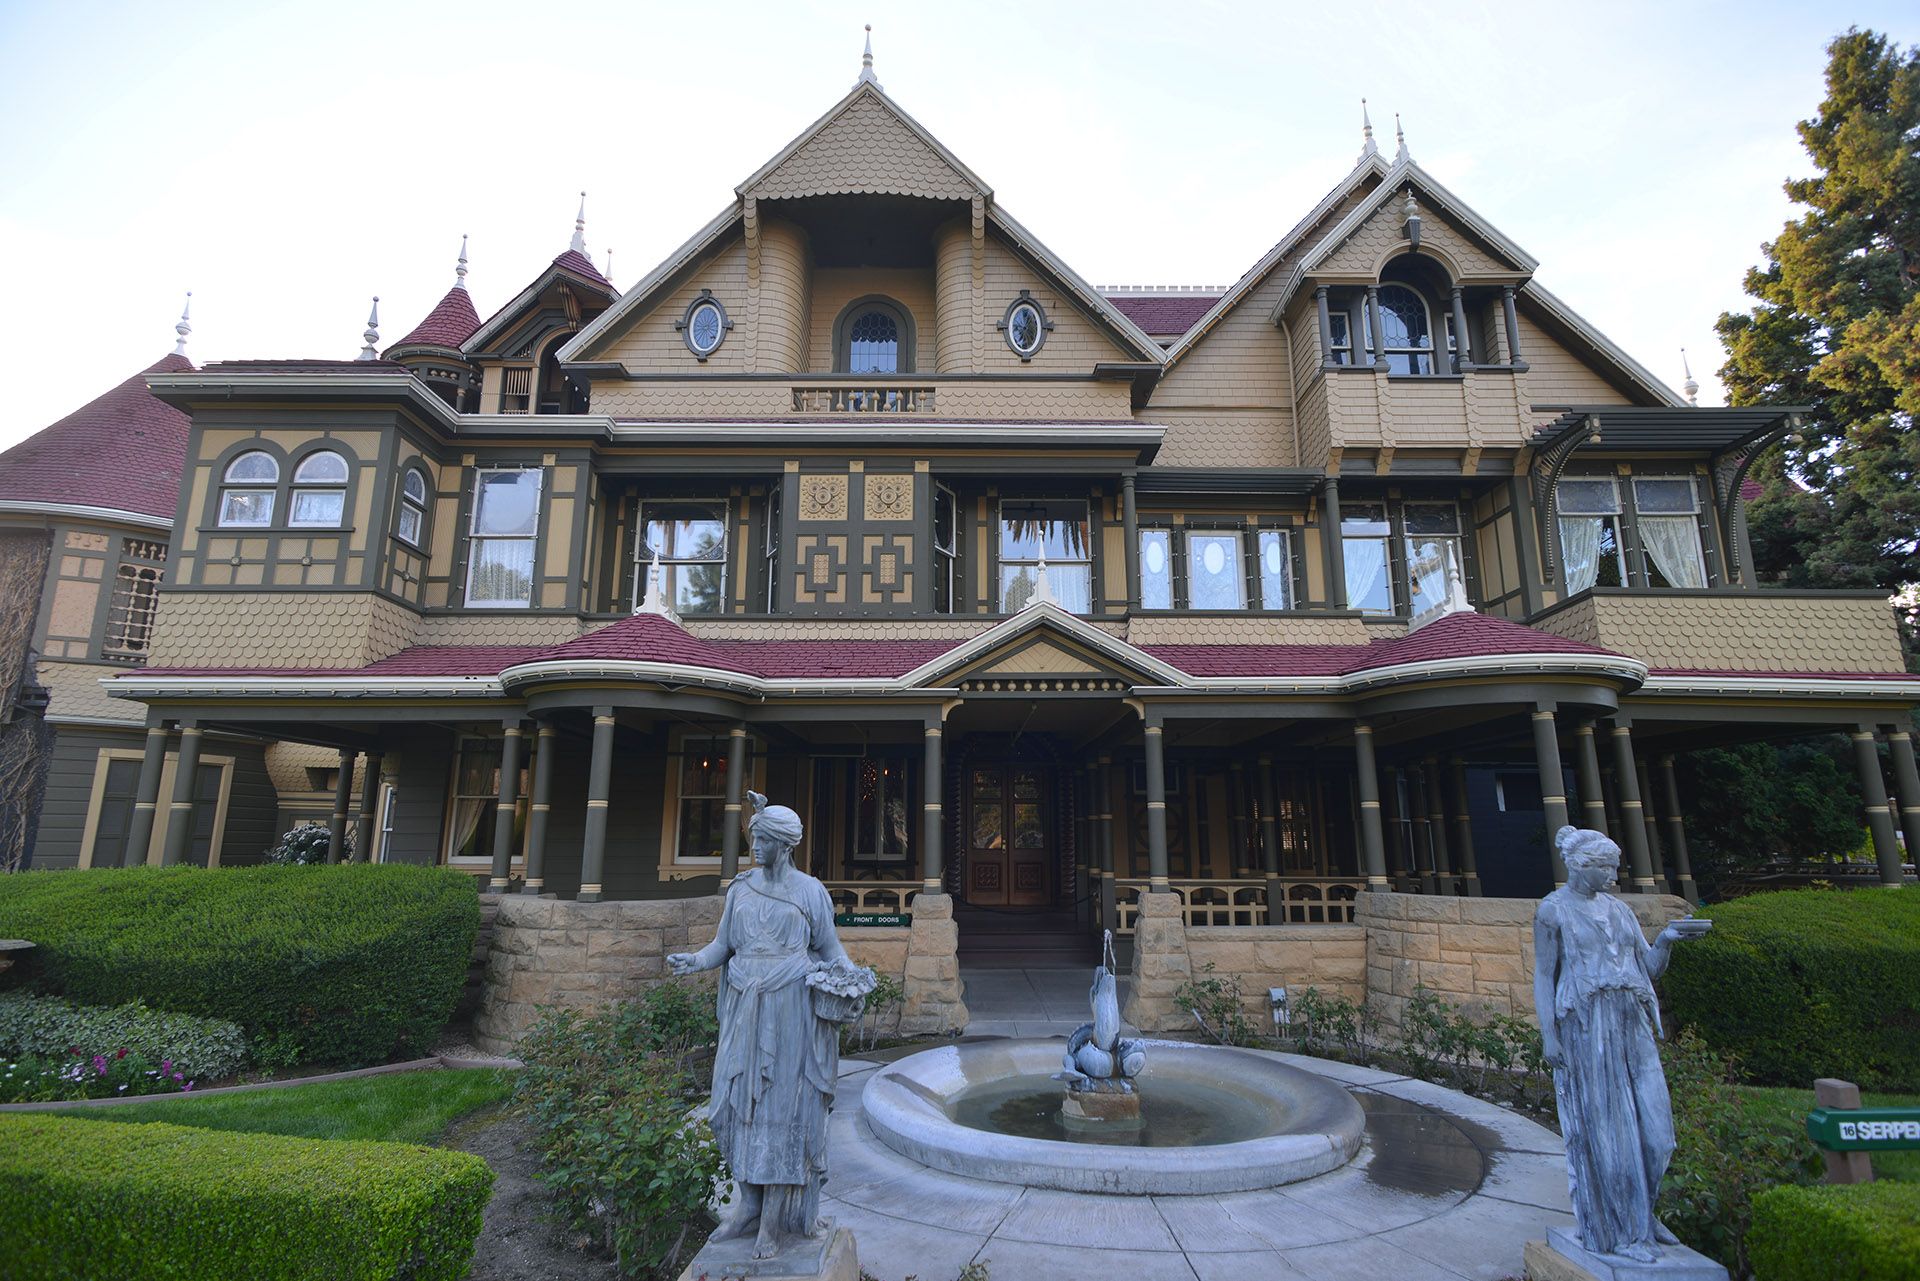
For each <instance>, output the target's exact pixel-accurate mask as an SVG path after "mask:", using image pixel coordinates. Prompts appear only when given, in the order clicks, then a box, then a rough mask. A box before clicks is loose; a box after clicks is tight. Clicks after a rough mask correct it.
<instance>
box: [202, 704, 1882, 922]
mask: <svg viewBox="0 0 1920 1281" xmlns="http://www.w3.org/2000/svg"><path fill="white" fill-rule="evenodd" d="M185 750H186V748H185V747H184V746H183V747H182V748H181V751H182V752H185ZM1853 760H1854V764H1855V766H1856V767H1857V768H1858V769H1859V772H1860V796H1861V798H1862V799H1863V800H1864V801H1865V802H1866V806H1867V827H1868V828H1870V829H1871V830H1872V832H1873V852H1874V856H1875V857H1876V858H1878V859H1879V860H1880V883H1881V884H1882V885H1899V884H1901V881H1902V875H1903V874H1902V872H1901V870H1900V842H1899V841H1898V840H1896V839H1895V838H1894V835H1893V814H1892V812H1891V811H1890V810H1889V809H1888V806H1887V780H1886V778H1885V777H1884V776H1882V775H1881V773H1880V745H1879V744H1878V743H1876V742H1874V741H1873V727H1872V726H1871V725H1862V726H1860V727H1858V728H1857V729H1855V730H1854V731H1853ZM178 790H179V789H178V788H176V789H175V791H176V792H178ZM167 836H168V840H167V844H168V845H169V846H171V845H172V844H173V840H172V836H173V833H172V832H171V831H169V832H168V833H167ZM1915 857H1916V858H1920V853H1916V854H1915Z"/></svg>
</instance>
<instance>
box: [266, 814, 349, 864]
mask: <svg viewBox="0 0 1920 1281" xmlns="http://www.w3.org/2000/svg"><path fill="white" fill-rule="evenodd" d="M332 843H333V833H332V832H331V830H329V829H328V828H326V827H323V826H321V825H320V824H318V823H302V824H300V825H299V826H298V827H293V828H289V829H288V830H287V831H285V832H283V833H281V836H280V839H279V840H277V841H275V842H274V843H273V844H272V845H270V846H268V847H267V851H266V854H267V862H269V863H324V862H326V861H327V847H328V846H329V845H331V844H332ZM340 853H341V855H342V857H347V856H350V855H352V853H353V829H352V828H348V829H347V830H346V831H345V832H343V833H342V834H341V841H340Z"/></svg>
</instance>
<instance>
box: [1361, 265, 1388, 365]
mask: <svg viewBox="0 0 1920 1281" xmlns="http://www.w3.org/2000/svg"><path fill="white" fill-rule="evenodd" d="M1367 314H1368V315H1370V316H1371V317H1372V318H1373V367H1374V368H1375V369H1381V370H1384V369H1385V368H1386V367H1387V319H1386V317H1385V316H1383V315H1381V314H1380V286H1378V285H1368V286H1367ZM1354 363H1355V364H1358V363H1360V362H1358V361H1355V362H1354Z"/></svg>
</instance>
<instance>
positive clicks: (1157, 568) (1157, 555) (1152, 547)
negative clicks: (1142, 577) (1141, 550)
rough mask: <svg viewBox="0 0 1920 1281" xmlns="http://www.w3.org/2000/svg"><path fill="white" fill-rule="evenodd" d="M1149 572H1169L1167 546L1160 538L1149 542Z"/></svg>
mask: <svg viewBox="0 0 1920 1281" xmlns="http://www.w3.org/2000/svg"><path fill="white" fill-rule="evenodd" d="M1147 572H1148V573H1149V574H1164V573H1166V572H1167V547H1166V544H1165V543H1162V542H1160V541H1159V540H1158V539H1155V540H1154V541H1153V542H1150V543H1148V544H1147Z"/></svg>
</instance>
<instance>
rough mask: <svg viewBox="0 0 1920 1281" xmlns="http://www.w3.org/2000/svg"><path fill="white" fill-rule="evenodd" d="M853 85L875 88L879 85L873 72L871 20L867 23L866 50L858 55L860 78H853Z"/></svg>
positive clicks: (855, 86)
mask: <svg viewBox="0 0 1920 1281" xmlns="http://www.w3.org/2000/svg"><path fill="white" fill-rule="evenodd" d="M853 85H854V88H856V89H857V88H859V87H860V86H861V85H872V86H873V87H874V88H876V89H878V88H879V87H880V80H879V78H878V77H877V76H875V75H874V74H873V24H872V23H871V22H869V23H868V24H867V47H866V51H865V52H864V53H862V54H861V55H860V78H859V79H858V80H855V81H854V82H853Z"/></svg>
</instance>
